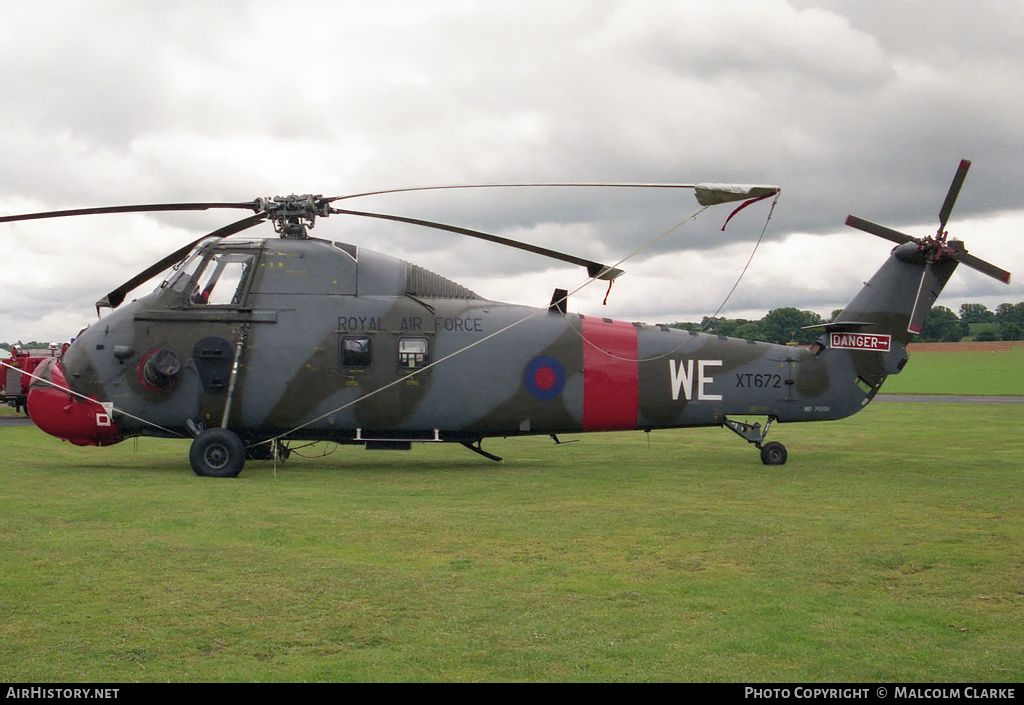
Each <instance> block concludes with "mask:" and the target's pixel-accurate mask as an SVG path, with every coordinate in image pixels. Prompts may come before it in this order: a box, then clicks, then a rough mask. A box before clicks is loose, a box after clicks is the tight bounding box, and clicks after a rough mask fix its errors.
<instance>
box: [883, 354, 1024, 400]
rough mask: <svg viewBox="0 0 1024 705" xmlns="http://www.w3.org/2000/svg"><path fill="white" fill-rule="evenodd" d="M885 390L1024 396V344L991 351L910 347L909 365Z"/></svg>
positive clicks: (886, 385)
mask: <svg viewBox="0 0 1024 705" xmlns="http://www.w3.org/2000/svg"><path fill="white" fill-rule="evenodd" d="M882 393H884V394H986V395H995V396H999V395H1010V396H1024V346H1017V347H1014V348H1011V349H1010V350H993V351H991V352H989V351H986V352H946V351H940V350H925V351H920V350H911V352H910V361H909V362H908V363H907V366H906V367H905V368H904V370H903V371H902V372H901V373H900V374H898V375H892V376H890V377H889V378H888V379H887V380H886V381H885V384H884V385H883V386H882Z"/></svg>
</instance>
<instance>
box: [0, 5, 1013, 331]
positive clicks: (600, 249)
mask: <svg viewBox="0 0 1024 705" xmlns="http://www.w3.org/2000/svg"><path fill="white" fill-rule="evenodd" d="M0 6H2V8H3V22H2V23H0V94H2V95H3V101H2V102H0V214H14V213H22V212H34V211H42V210H50V209H62V208H76V207H86V206H96V205H114V204H126V203H154V202H180V201H248V200H252V199H253V198H256V197H258V196H269V195H276V194H281V195H285V194H291V193H320V194H328V195H343V194H350V193H359V192H365V191H373V190H378V189H387V188H401V187H411V186H430V185H439V184H465V183H470V184H479V183H496V182H565V181H572V182H597V181H600V182H644V183H650V182H681V183H692V182H740V183H763V184H778V185H780V186H781V187H782V194H781V197H780V199H779V201H778V205H777V206H776V208H775V210H774V212H773V213H772V215H771V219H770V221H769V222H768V227H767V231H766V234H765V237H764V240H763V242H762V244H761V246H760V248H759V249H758V252H757V254H756V256H755V257H754V260H753V262H752V264H751V266H750V269H749V270H748V272H747V274H746V275H745V276H744V278H743V280H742V281H741V282H740V284H739V286H738V287H737V289H736V291H735V293H734V294H733V296H732V298H731V299H730V300H729V302H728V304H727V305H726V307H725V309H724V310H723V312H722V313H723V315H728V316H730V317H754V318H756V317H760V316H762V315H763V314H764V313H765V312H767V311H768V310H770V309H772V308H776V307H779V306H797V307H799V308H802V309H811V310H815V311H818V312H820V313H822V314H826V315H827V314H828V313H829V312H830V311H831V310H832V309H835V308H840V307H842V306H843V305H844V304H845V303H846V302H847V301H848V300H849V299H850V298H852V296H853V295H854V294H855V293H856V291H857V289H858V288H859V286H860V285H861V282H862V281H863V280H865V279H867V278H868V277H869V276H870V275H871V274H872V273H873V272H874V270H875V269H876V268H877V267H878V265H879V264H880V263H881V261H882V260H883V259H884V258H885V256H886V254H887V252H888V250H889V249H890V247H891V245H890V244H889V243H887V242H885V241H882V240H879V239H878V238H874V237H872V236H870V235H867V234H864V233H861V232H859V231H855V230H852V229H849V228H846V227H844V226H843V222H844V220H845V218H846V215H847V214H848V213H853V214H856V215H859V216H862V217H864V218H867V219H870V220H873V221H876V222H880V223H883V224H886V225H888V226H890V227H895V228H897V229H901V230H903V231H905V232H907V233H909V234H912V235H929V234H933V233H934V231H935V228H936V227H937V223H938V215H937V214H938V210H939V207H940V205H941V203H942V200H943V198H944V197H945V193H946V190H947V188H948V187H949V183H950V180H951V179H952V176H953V173H954V171H955V169H956V166H957V164H958V162H959V160H960V159H961V158H967V159H970V160H972V161H973V167H972V169H971V172H970V175H969V177H968V179H967V183H966V185H965V187H964V190H963V192H962V193H961V196H960V199H959V201H958V203H957V206H956V209H955V211H954V213H953V217H952V219H951V221H950V223H949V230H950V232H951V235H953V236H956V237H959V238H961V239H963V240H965V242H966V244H967V246H968V248H969V249H970V250H971V252H972V253H974V254H976V255H978V256H979V257H982V258H983V259H986V260H989V261H991V262H993V263H995V264H997V265H999V266H1001V267H1003V268H1005V269H1008V270H1010V271H1011V272H1013V273H1014V282H1013V283H1012V284H1011V285H1010V286H1005V285H1002V284H1000V283H998V282H995V281H993V280H991V279H988V278H986V277H984V276H982V275H980V274H977V273H975V272H973V271H971V270H967V269H966V268H961V269H960V271H959V272H958V273H957V276H956V277H954V280H953V281H952V282H951V283H950V285H949V286H948V287H947V289H946V292H945V293H944V294H943V296H942V298H940V303H941V304H944V305H947V306H949V307H950V308H952V309H954V310H957V309H958V308H959V306H960V304H961V303H963V302H965V301H977V302H981V303H985V304H986V305H988V306H989V307H990V308H994V307H995V306H996V305H998V304H999V303H1001V302H1013V303H1016V302H1018V301H1024V266H1022V265H1024V81H1021V79H1020V77H1021V76H1022V75H1024V41H1022V40H1024V4H1021V3H1015V2H1004V1H992V2H989V1H987V0H976V1H975V2H971V3H965V2H955V1H953V0H928V1H920V2H919V1H916V0H908V1H906V2H899V1H895V2H894V1H893V0H884V1H878V2H874V1H871V0H849V1H847V0H817V1H815V0H749V1H746V0H709V1H707V2H704V1H702V0H558V2H551V1H550V0H543V1H534V0H516V1H515V2H510V1H509V2H504V1H501V0H375V2H372V3H369V2H365V1H355V0H334V1H332V2H304V1H302V0H288V2H270V1H265V2H264V1H251V2H246V1H244V0H217V2H199V1H196V2H186V1H183V2H174V3H168V2H157V1H156V0H124V1H108V0H93V1H92V2H88V3H83V2H78V1H73V2H72V1H62V0H53V1H42V2H34V3H25V2H13V0H0ZM346 206H348V207H352V208H360V209H365V210H376V211H378V212H384V213H396V214H401V215H406V216H411V217H417V218H426V219H433V220H438V221H442V222H446V223H451V224H454V225H459V226H463V227H467V228H475V229H479V230H485V231H488V232H493V233H496V234H500V235H504V236H506V237H513V238H517V239H523V240H527V241H530V242H533V243H535V244H539V245H541V246H544V247H548V248H552V249H559V250H564V251H567V252H570V253H572V254H576V255H580V256H583V257H588V258H591V259H596V260H599V261H602V262H605V263H608V264H615V263H617V262H619V261H620V260H621V259H623V258H626V257H628V256H629V255H631V254H632V253H633V252H634V251H636V250H637V249H638V248H641V247H643V246H644V245H646V244H648V243H650V242H651V241H653V240H655V239H656V238H658V236H659V235H662V234H663V233H665V232H666V231H668V230H670V229H672V228H673V227H674V226H676V225H678V224H679V223H681V222H683V221H686V220H687V219H688V218H689V217H690V216H691V215H692V214H693V213H694V212H696V211H697V210H698V208H699V207H698V205H697V203H696V201H695V200H694V198H693V195H692V193H691V192H689V191H666V190H642V189H636V190H619V189H616V190H607V189H575V188H574V189H543V190H542V189H533V190H521V189H517V190H470V191H445V192H441V193H436V192H433V193H429V192H428V193H420V194H407V195H386V196H375V197H369V198H364V199H360V200H353V201H348V202H346ZM770 206H771V202H770V201H766V202H762V203H759V204H757V205H755V206H752V207H750V208H748V209H746V210H744V211H743V212H742V213H740V214H739V215H737V216H736V218H735V219H734V220H733V221H732V222H731V223H730V224H729V227H728V229H727V230H726V232H725V233H723V232H721V226H722V223H723V222H724V221H725V218H726V217H728V215H729V213H730V212H731V208H730V207H729V206H718V207H716V208H713V209H711V210H708V211H707V212H705V213H703V214H701V215H700V216H699V217H698V218H697V219H696V220H694V221H692V222H687V223H686V224H685V225H683V226H682V227H680V228H678V229H676V230H673V231H672V232H671V233H670V234H669V235H667V236H666V237H664V238H661V239H660V240H658V241H657V242H656V243H654V244H653V245H651V246H650V247H647V248H646V249H643V250H642V251H641V252H640V253H639V254H636V255H635V256H633V257H631V258H630V259H628V261H626V262H625V264H623V265H622V268H623V269H625V270H626V274H625V276H623V277H622V278H620V279H619V280H618V281H617V282H616V284H615V286H614V288H613V289H612V291H611V295H610V297H609V298H608V302H607V305H603V304H602V300H603V298H604V296H605V293H606V291H605V289H606V287H605V285H604V284H603V283H596V284H594V285H593V286H590V287H587V288H585V289H583V290H582V291H581V292H579V293H578V294H576V295H575V296H574V297H573V299H572V301H571V302H570V308H571V309H572V310H575V311H579V312H582V313H592V314H596V315H603V316H608V317H614V318H620V319H626V320H643V321H648V322H672V321H678V320H700V318H701V317H702V316H705V315H709V314H711V313H713V312H714V311H715V310H717V309H718V308H719V306H721V305H722V303H723V301H724V300H725V298H726V296H727V295H728V293H729V290H730V289H731V288H732V286H733V285H734V284H735V282H736V279H737V277H738V276H739V275H740V272H741V270H742V269H743V267H744V265H745V264H746V262H747V259H748V258H749V256H750V253H751V250H752V248H753V245H754V243H755V241H756V240H757V238H758V237H759V236H760V235H761V232H762V229H763V228H764V227H765V223H766V220H767V219H768V215H769V210H770ZM238 217H239V214H238V212H236V211H230V212H213V211H206V212H199V213H188V214H171V215H152V216H149V215H146V216H143V215H139V216H135V215H130V216H129V215H112V216H92V217H82V218H75V219H61V220H56V221H41V222H33V223H17V224H0V253H2V256H0V273H2V278H0V296H2V297H3V298H2V301H3V307H2V308H3V314H2V317H0V341H5V340H6V341H10V342H13V341H15V340H18V339H23V340H29V339H38V340H62V339H66V338H68V337H70V336H72V335H74V334H75V333H77V331H78V330H79V329H80V328H82V327H84V326H85V325H88V324H89V323H91V322H92V321H93V320H95V317H96V315H95V310H94V308H93V302H94V301H95V300H96V299H98V298H100V297H101V296H102V295H103V294H105V293H106V292H107V291H108V290H110V289H111V288H112V287H114V286H116V285H117V284H120V283H121V282H123V281H125V280H127V279H128V278H130V277H131V276H132V275H133V274H135V273H136V272H137V271H138V270H140V269H142V268H144V267H145V266H147V265H148V264H149V263H151V262H152V261H155V260H157V259H159V258H160V257H162V256H163V255H165V254H167V253H169V252H171V251H173V250H174V249H176V248H178V247H180V246H181V245H182V244H184V243H186V242H188V241H190V240H192V239H195V238H196V237H198V236H199V235H201V234H203V233H204V232H208V231H211V230H214V229H216V228H218V227H220V226H222V225H224V224H226V223H228V222H231V221H232V220H235V219H237V218H238ZM261 227H262V228H265V229H266V230H263V231H261V230H256V231H249V232H250V233H257V234H272V231H271V229H270V226H269V225H267V226H261ZM313 234H314V235H316V236H319V237H323V238H328V239H332V240H338V241H342V242H350V243H354V244H357V245H359V246H361V247H366V248H369V249H377V250H380V251H384V252H388V253H391V254H396V255H398V256H400V257H402V258H404V259H410V260H412V261H414V262H416V263H418V264H420V265H422V266H426V267H427V268H429V269H433V270H434V271H436V272H438V273H440V274H442V275H444V276H447V277H449V278H451V279H455V280H456V281H458V282H460V283H462V284H464V285H466V286H468V287H470V288H472V289H474V290H476V291H477V292H478V293H480V294H482V295H484V296H486V297H488V298H493V299H498V300H508V301H515V302H517V303H525V304H532V305H540V306H543V305H546V304H547V302H548V301H549V299H550V295H551V290H552V289H553V288H555V287H563V288H569V289H574V288H576V287H577V286H578V285H579V284H581V283H583V281H584V280H585V276H584V273H583V272H582V271H581V270H578V269H576V268H573V267H568V268H567V267H564V266H562V265H561V264H559V263H557V262H549V261H547V260H546V259H543V258H539V257H537V256H535V255H529V254H526V253H518V252H510V251H507V250H505V249H504V248H500V247H499V246H497V245H492V244H488V243H482V242H467V241H466V240H464V239H460V238H458V237H457V236H455V235H450V234H445V233H440V232H435V231H432V230H424V229H421V228H414V227H412V226H405V225H398V224H392V223H385V222H382V221H376V220H367V219H354V218H352V217H344V216H334V217H332V218H330V219H328V220H320V221H318V222H317V226H316V229H315V230H314V232H313Z"/></svg>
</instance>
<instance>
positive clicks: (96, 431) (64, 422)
mask: <svg viewBox="0 0 1024 705" xmlns="http://www.w3.org/2000/svg"><path fill="white" fill-rule="evenodd" d="M35 375H36V377H37V379H34V380H33V381H32V384H31V385H30V387H29V391H28V413H29V416H30V417H32V422H33V423H35V425H36V426H38V427H39V428H40V429H41V430H43V431H45V432H46V433H48V434H50V435H51V436H56V437H57V438H60V439H61V440H65V441H68V442H70V443H73V444H74V445H78V446H107V445H112V444H114V443H119V442H120V441H123V440H124V438H123V437H122V436H121V432H120V431H119V430H118V429H117V426H115V425H114V420H113V418H112V415H113V405H112V404H109V403H104V402H100V401H96V400H95V399H89V398H84V397H82V396H77V395H75V394H74V393H73V392H72V391H71V388H70V386H69V385H68V383H67V379H66V378H65V375H64V371H63V369H62V368H61V366H60V361H59V359H58V358H50V359H48V360H45V361H44V362H42V363H40V364H39V366H38V367H37V368H36V370H35Z"/></svg>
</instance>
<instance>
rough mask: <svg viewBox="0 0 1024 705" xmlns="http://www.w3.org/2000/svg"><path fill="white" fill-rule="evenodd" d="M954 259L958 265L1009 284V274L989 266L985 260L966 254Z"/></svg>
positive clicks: (992, 265) (991, 265)
mask: <svg viewBox="0 0 1024 705" xmlns="http://www.w3.org/2000/svg"><path fill="white" fill-rule="evenodd" d="M956 258H957V259H958V260H959V261H960V264H966V265H967V266H968V267H970V268H971V269H976V270H978V271H979V272H981V273H982V274H987V275H988V276H990V277H992V278H993V279H998V280H999V281H1001V282H1003V283H1004V284H1009V283H1010V273H1009V272H1007V271H1006V270H1005V269H1000V268H999V267H997V266H995V265H994V264H989V263H988V262H986V261H985V260H983V259H981V258H979V257H975V256H974V255H971V254H968V253H966V252H963V253H961V254H959V255H957V256H956Z"/></svg>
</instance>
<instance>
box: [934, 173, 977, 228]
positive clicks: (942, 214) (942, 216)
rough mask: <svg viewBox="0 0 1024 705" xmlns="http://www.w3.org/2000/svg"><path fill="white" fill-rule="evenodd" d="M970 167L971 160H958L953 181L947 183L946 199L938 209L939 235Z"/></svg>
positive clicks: (944, 226)
mask: <svg viewBox="0 0 1024 705" xmlns="http://www.w3.org/2000/svg"><path fill="white" fill-rule="evenodd" d="M970 168H971V162H970V161H968V160H967V159H961V160H960V166H959V167H957V170H956V174H954V175H953V183H951V184H950V185H949V192H948V193H947V194H946V200H945V201H944V202H943V204H942V209H941V210H940V211H939V235H941V234H942V232H943V231H944V230H945V229H946V221H948V220H949V214H950V213H952V212H953V204H955V203H956V199H957V196H959V195H960V189H961V188H962V187H963V185H964V179H966V178H967V170H968V169H970Z"/></svg>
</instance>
